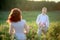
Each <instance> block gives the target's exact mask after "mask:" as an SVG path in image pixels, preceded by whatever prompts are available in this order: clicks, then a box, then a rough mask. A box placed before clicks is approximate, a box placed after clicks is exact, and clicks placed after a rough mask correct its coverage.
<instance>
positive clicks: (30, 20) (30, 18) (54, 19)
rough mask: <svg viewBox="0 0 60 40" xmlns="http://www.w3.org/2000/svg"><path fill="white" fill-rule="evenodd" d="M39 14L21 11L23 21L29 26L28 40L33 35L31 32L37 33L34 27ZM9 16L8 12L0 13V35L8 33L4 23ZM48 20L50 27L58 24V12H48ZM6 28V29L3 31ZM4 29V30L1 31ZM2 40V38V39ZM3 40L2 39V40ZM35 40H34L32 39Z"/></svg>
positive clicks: (6, 25) (59, 13) (37, 12)
mask: <svg viewBox="0 0 60 40" xmlns="http://www.w3.org/2000/svg"><path fill="white" fill-rule="evenodd" d="M40 13H41V11H22V16H23V19H25V20H26V22H27V24H28V25H29V26H30V28H31V29H30V33H29V35H28V36H27V38H29V37H30V38H29V39H30V40H32V39H31V38H32V35H34V34H33V33H32V32H33V31H34V32H35V33H36V31H37V25H36V18H37V16H38V15H39V14H40ZM8 15H9V12H8V11H0V26H1V27H0V35H1V34H2V33H3V32H5V33H8V28H7V27H9V25H8V24H7V23H6V20H7V17H8ZM47 15H48V16H49V19H50V25H51V24H52V25H53V24H56V23H60V11H49V12H48V13H47ZM5 28H6V29H5ZM3 29H4V30H3ZM1 32H2V33H1ZM2 38H4V37H2ZM2 40H4V39H2ZM7 40H8V38H7ZM34 40H35V39H34Z"/></svg>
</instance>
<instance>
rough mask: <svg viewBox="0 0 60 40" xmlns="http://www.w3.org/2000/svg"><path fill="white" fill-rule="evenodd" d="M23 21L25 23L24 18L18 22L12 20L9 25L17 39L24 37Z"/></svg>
mask: <svg viewBox="0 0 60 40" xmlns="http://www.w3.org/2000/svg"><path fill="white" fill-rule="evenodd" d="M25 23H26V21H25V20H21V21H19V22H12V23H11V25H10V26H11V27H13V28H14V30H15V35H16V37H17V38H18V39H26V36H25V34H24V27H25V26H24V25H25Z"/></svg>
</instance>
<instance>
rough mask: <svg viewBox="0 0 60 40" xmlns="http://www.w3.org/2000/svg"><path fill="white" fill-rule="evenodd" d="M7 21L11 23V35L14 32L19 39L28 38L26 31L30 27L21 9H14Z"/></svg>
mask: <svg viewBox="0 0 60 40" xmlns="http://www.w3.org/2000/svg"><path fill="white" fill-rule="evenodd" d="M7 22H8V23H9V25H10V28H9V29H10V30H9V33H10V35H12V34H13V33H14V34H15V36H16V38H17V40H26V35H25V33H28V32H29V27H28V26H27V24H26V21H25V20H23V19H22V12H21V10H20V9H18V8H14V9H12V10H11V12H10V14H9V17H8V20H7Z"/></svg>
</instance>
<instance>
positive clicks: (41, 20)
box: [36, 7, 49, 36]
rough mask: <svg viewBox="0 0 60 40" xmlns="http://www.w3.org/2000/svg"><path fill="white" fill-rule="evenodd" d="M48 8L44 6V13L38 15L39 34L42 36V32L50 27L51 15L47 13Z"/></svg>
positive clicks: (45, 31)
mask: <svg viewBox="0 0 60 40" xmlns="http://www.w3.org/2000/svg"><path fill="white" fill-rule="evenodd" d="M46 13H47V8H46V7H43V8H42V13H41V14H39V15H38V16H37V19H36V23H37V25H38V32H37V33H38V35H39V36H41V33H42V32H43V33H44V34H46V33H47V29H48V27H49V17H48V15H46Z"/></svg>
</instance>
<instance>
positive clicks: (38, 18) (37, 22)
mask: <svg viewBox="0 0 60 40" xmlns="http://www.w3.org/2000/svg"><path fill="white" fill-rule="evenodd" d="M39 20H40V15H38V16H37V19H36V24H37V25H39Z"/></svg>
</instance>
